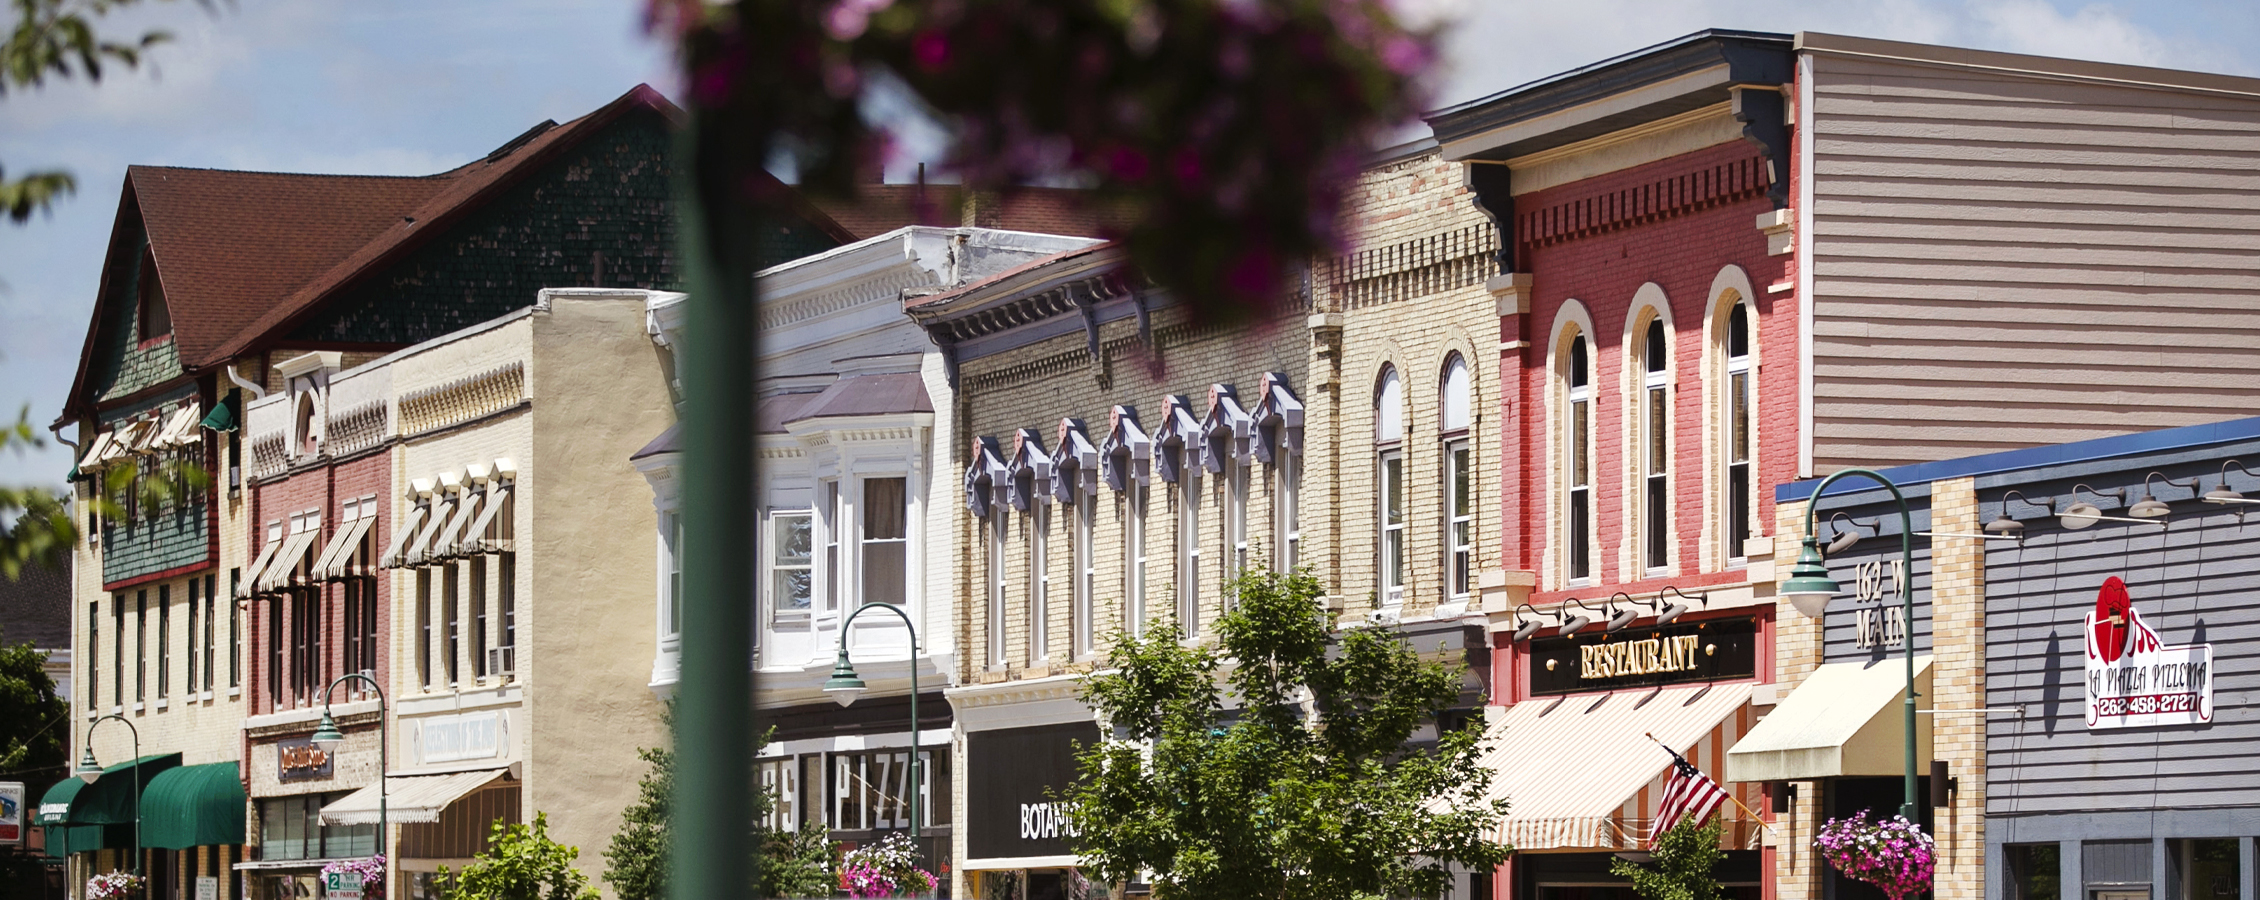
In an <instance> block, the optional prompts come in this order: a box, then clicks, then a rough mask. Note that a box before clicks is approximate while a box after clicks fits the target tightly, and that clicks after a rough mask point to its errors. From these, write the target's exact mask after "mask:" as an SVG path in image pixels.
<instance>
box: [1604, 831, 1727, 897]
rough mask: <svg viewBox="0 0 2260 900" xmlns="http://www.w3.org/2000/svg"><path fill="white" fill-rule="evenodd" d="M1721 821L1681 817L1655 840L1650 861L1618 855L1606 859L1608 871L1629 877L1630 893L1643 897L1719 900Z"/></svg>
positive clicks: (1723, 854) (1722, 852)
mask: <svg viewBox="0 0 2260 900" xmlns="http://www.w3.org/2000/svg"><path fill="white" fill-rule="evenodd" d="M1720 821H1721V820H1719V819H1718V818H1715V817H1714V818H1712V819H1711V820H1710V822H1709V823H1708V824H1703V825H1697V824H1695V823H1694V822H1691V821H1688V820H1686V819H1682V820H1680V822H1679V824H1677V825H1674V826H1672V827H1671V830H1669V831H1666V832H1664V836H1663V837H1661V838H1658V839H1657V840H1656V848H1655V852H1654V853H1653V854H1651V856H1652V857H1653V859H1652V860H1651V861H1650V862H1648V863H1645V864H1643V863H1636V862H1632V861H1629V860H1626V859H1624V858H1622V857H1617V858H1614V859H1611V860H1609V874H1611V875H1615V876H1618V877H1620V878H1627V879H1631V881H1632V892H1633V893H1635V894H1639V895H1640V896H1641V897H1642V898H1643V900H1719V897H1720V896H1721V895H1722V893H1723V891H1722V890H1721V889H1720V887H1719V879H1718V872H1717V869H1718V864H1719V860H1721V859H1724V858H1725V857H1726V851H1724V850H1720V849H1719V831H1720Z"/></svg>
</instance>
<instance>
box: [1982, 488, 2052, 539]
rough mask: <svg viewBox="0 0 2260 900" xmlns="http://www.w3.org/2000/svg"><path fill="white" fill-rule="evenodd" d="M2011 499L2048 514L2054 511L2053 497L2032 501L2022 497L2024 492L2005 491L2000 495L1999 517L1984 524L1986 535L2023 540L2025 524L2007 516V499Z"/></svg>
mask: <svg viewBox="0 0 2260 900" xmlns="http://www.w3.org/2000/svg"><path fill="white" fill-rule="evenodd" d="M2011 497H2015V498H2017V499H2018V500H2022V501H2024V503H2025V505H2027V506H2037V507H2040V508H2041V509H2045V510H2048V511H2049V512H2055V511H2056V498H2054V497H2042V498H2040V499H2038V500H2034V499H2031V498H2029V497H2026V496H2025V495H2024V492H2022V491H2014V490H2012V491H2007V492H2004V493H2002V495H2001V515H2000V517H1999V518H1996V519H1994V520H1993V521H1991V522H1987V523H1985V533H1986V534H1997V535H2002V536H2005V537H2012V538H2017V539H2020V540H2021V539H2023V538H2024V536H2025V523H2023V522H2019V521H2017V518H2016V517H2015V516H2012V515H2009V498H2011Z"/></svg>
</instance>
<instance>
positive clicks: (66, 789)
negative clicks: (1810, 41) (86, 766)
mask: <svg viewBox="0 0 2260 900" xmlns="http://www.w3.org/2000/svg"><path fill="white" fill-rule="evenodd" d="M84 787H86V782H83V781H80V780H78V779H76V778H65V779H63V780H61V781H58V782H55V784H54V785H53V786H51V787H49V788H48V789H47V793H46V794H43V795H41V796H40V798H39V813H38V815H36V816H33V817H32V820H31V821H32V823H33V824H37V825H60V824H62V823H64V822H68V821H70V820H71V801H72V800H75V799H77V798H78V792H79V789H80V788H84Z"/></svg>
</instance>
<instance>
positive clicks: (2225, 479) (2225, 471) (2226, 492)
mask: <svg viewBox="0 0 2260 900" xmlns="http://www.w3.org/2000/svg"><path fill="white" fill-rule="evenodd" d="M2230 466H2235V467H2236V470H2237V471H2239V472H2243V473H2244V474H2245V477H2247V478H2249V477H2251V476H2252V470H2250V469H2247V468H2245V467H2244V464H2243V463H2240V462H2237V461H2236V460H2233V459H2224V460H2222V461H2221V483H2220V485H2219V486H2217V487H2215V488H2213V489H2212V490H2210V491H2206V492H2205V502H2207V503H2221V504H2228V503H2260V500H2248V499H2246V498H2245V496H2244V492H2243V491H2239V490H2236V489H2234V488H2231V487H2229V467H2230Z"/></svg>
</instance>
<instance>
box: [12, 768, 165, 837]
mask: <svg viewBox="0 0 2260 900" xmlns="http://www.w3.org/2000/svg"><path fill="white" fill-rule="evenodd" d="M138 762H139V763H140V765H139V766H138V767H137V766H135V765H134V763H132V762H122V763H119V764H117V765H114V766H111V767H109V768H107V769H103V770H102V777H100V778H97V779H95V780H94V783H93V784H89V785H86V786H85V787H82V788H79V790H78V793H77V794H76V795H75V796H73V797H71V799H70V811H69V812H68V813H66V814H65V815H64V819H63V821H64V822H65V823H67V824H71V825H131V824H133V814H134V804H135V795H136V794H139V793H143V792H144V791H145V790H146V789H147V788H148V786H149V782H150V781H152V780H154V779H156V777H157V776H158V775H160V774H162V773H164V772H165V771H166V770H169V769H173V768H177V767H178V766H180V754H178V753H163V754H156V755H151V756H144V757H142V758H141V759H140V760H138ZM137 772H138V773H139V774H140V776H141V777H140V779H139V780H138V781H136V780H135V778H134V775H135V773H137ZM50 793H52V791H50ZM46 806H47V804H46V801H44V800H42V801H41V802H40V808H41V810H42V811H43V812H44V811H45V809H46Z"/></svg>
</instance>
